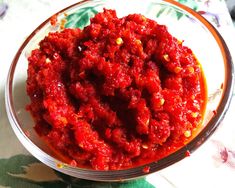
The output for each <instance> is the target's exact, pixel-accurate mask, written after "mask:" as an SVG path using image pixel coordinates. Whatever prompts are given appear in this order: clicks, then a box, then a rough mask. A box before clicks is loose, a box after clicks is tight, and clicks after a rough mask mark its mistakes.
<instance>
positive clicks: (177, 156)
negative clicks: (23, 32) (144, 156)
mask: <svg viewBox="0 0 235 188" xmlns="http://www.w3.org/2000/svg"><path fill="white" fill-rule="evenodd" d="M89 2H92V0H83V1H79V2H77V3H75V4H72V5H70V6H68V7H66V8H64V9H62V10H60V11H59V12H57V13H56V14H60V13H62V12H65V11H66V10H69V9H71V8H73V7H75V6H79V5H82V4H84V3H89ZM95 2H96V1H95ZM156 2H157V3H160V2H161V3H168V4H170V5H173V6H175V7H177V8H180V9H182V10H183V11H185V12H186V13H188V14H191V15H193V16H194V17H195V18H196V19H198V20H199V21H200V23H202V24H203V26H205V27H206V28H207V29H208V30H209V31H210V32H211V34H212V36H213V37H214V39H215V40H216V42H217V44H218V46H219V48H220V51H221V53H222V56H223V61H224V66H225V80H224V85H223V93H222V98H221V100H220V103H219V106H218V108H217V110H216V114H214V116H213V117H212V119H211V120H210V121H209V122H208V124H207V126H205V127H204V128H203V129H202V130H201V131H200V132H199V134H198V135H197V136H196V137H195V138H193V139H192V140H191V141H190V142H189V143H188V144H186V145H185V146H184V147H182V148H180V149H179V150H177V151H175V152H174V153H172V154H170V155H168V156H167V157H165V158H163V159H160V160H159V161H157V162H151V163H149V164H145V165H142V166H138V167H134V168H131V169H124V170H109V171H97V170H92V169H83V168H79V167H73V166H70V165H67V164H65V163H63V162H61V161H59V160H57V159H55V158H53V157H52V156H50V155H48V154H47V153H45V152H44V151H42V150H41V149H40V148H39V147H38V146H37V145H35V144H34V143H33V142H32V141H31V140H30V139H29V138H28V137H27V135H26V133H25V132H24V131H23V130H22V129H21V128H20V123H19V120H18V118H17V114H16V111H15V109H14V104H13V96H12V90H13V78H14V72H15V68H16V65H17V62H18V60H19V58H20V56H21V54H22V51H23V50H24V48H25V47H26V46H27V44H28V42H29V41H30V40H31V39H32V38H33V37H34V35H35V34H37V32H38V31H39V30H40V29H41V28H43V27H44V26H45V25H46V24H47V23H48V22H50V18H51V17H49V18H48V19H46V20H45V21H44V22H42V23H41V24H40V25H39V26H38V27H37V28H36V29H35V30H34V31H33V32H32V33H31V34H30V35H29V36H28V37H27V38H26V40H25V41H24V42H23V44H22V45H21V46H20V48H19V49H18V51H17V53H16V55H15V57H14V58H13V61H12V63H11V66H10V69H9V72H8V76H7V81H6V85H5V106H6V111H7V116H8V119H9V121H10V124H11V126H12V129H13V130H14V132H15V134H16V136H17V137H18V139H19V140H20V141H21V143H22V144H23V145H24V147H25V148H26V149H27V150H28V151H29V152H30V153H31V154H32V155H33V156H34V157H36V158H37V159H39V160H40V161H42V162H43V163H45V164H46V165H48V166H49V167H51V168H53V169H55V170H57V171H60V172H62V173H65V174H67V175H70V176H74V177H77V178H82V179H88V180H95V181H121V180H131V179H135V178H137V177H138V178H139V177H142V176H146V175H148V174H150V173H153V172H156V171H159V170H161V169H163V168H166V167H168V166H170V165H172V164H174V163H176V162H178V161H180V160H182V159H183V158H185V157H186V156H187V153H192V152H193V151H195V150H196V149H197V148H198V147H199V146H200V145H202V144H203V143H204V142H205V141H206V140H207V139H208V138H209V137H210V136H211V135H212V134H213V133H214V131H215V130H216V129H217V128H218V126H219V124H220V123H221V121H222V120H223V118H224V116H225V114H226V112H227V110H228V108H229V105H230V103H231V98H232V91H233V87H234V67H233V63H232V57H231V54H230V52H229V49H228V47H227V45H226V43H225V41H224V39H223V38H222V36H221V35H220V33H219V32H218V31H217V29H216V28H215V27H214V26H213V25H212V24H211V23H209V21H207V20H206V19H205V18H204V17H203V16H201V15H200V14H198V13H197V12H195V11H194V10H192V9H191V8H189V7H187V6H185V5H183V4H180V3H179V2H176V1H174V0H163V1H159V0H156ZM32 146H33V147H32ZM29 148H30V149H29ZM58 164H62V168H61V167H58ZM145 166H149V167H150V171H149V172H147V173H146V172H143V168H144V167H145Z"/></svg>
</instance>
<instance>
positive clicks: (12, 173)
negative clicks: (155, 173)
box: [0, 155, 154, 188]
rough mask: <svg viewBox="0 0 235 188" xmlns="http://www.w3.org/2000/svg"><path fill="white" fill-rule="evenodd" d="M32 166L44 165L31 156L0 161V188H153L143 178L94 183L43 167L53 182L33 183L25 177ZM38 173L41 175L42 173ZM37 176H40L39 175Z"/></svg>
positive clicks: (32, 180) (18, 156) (16, 156)
mask: <svg viewBox="0 0 235 188" xmlns="http://www.w3.org/2000/svg"><path fill="white" fill-rule="evenodd" d="M34 164H38V165H44V164H42V163H40V162H39V161H38V160H37V159H36V158H34V157H33V156H31V155H15V156H12V157H10V158H7V159H0V186H6V187H11V188H53V187H55V188H66V187H70V188H80V187H81V188H90V187H92V188H101V187H102V188H130V187H136V188H142V187H145V188H154V186H153V185H151V184H150V183H149V182H147V181H146V180H145V179H144V178H142V179H138V180H133V181H128V182H123V183H117V182H115V183H104V182H95V181H88V180H81V179H77V178H73V177H70V176H68V175H65V174H62V173H60V172H57V171H54V170H52V169H50V168H49V167H46V166H45V165H44V169H45V168H48V169H49V170H50V171H52V173H53V175H54V177H53V179H54V180H50V181H49V180H43V181H38V180H37V181H35V180H34V179H30V177H29V176H28V177H27V173H28V171H30V170H29V169H30V168H31V167H32V166H33V165H34ZM40 173H41V175H43V173H44V172H40ZM37 175H39V176H40V174H37ZM26 177H27V178H26ZM55 177H56V178H55ZM40 179H42V178H40Z"/></svg>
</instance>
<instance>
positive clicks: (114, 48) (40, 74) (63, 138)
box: [27, 9, 206, 170]
mask: <svg viewBox="0 0 235 188" xmlns="http://www.w3.org/2000/svg"><path fill="white" fill-rule="evenodd" d="M39 46H40V47H39V49H35V50H33V51H32V53H31V56H30V57H29V58H28V60H29V66H28V79H27V93H28V95H29V96H30V99H31V104H30V105H28V107H27V109H28V110H29V111H30V112H31V113H32V115H33V117H34V119H35V122H36V125H35V129H36V131H37V133H38V134H39V135H40V136H41V137H42V138H43V139H44V140H45V141H46V142H47V143H48V144H49V145H50V147H52V148H53V150H55V151H56V152H57V153H58V154H59V156H63V157H62V158H63V160H64V161H65V162H67V163H71V164H73V165H75V166H79V167H87V168H93V169H96V170H117V169H125V168H130V167H133V166H137V165H142V164H146V163H148V162H151V161H155V160H159V159H161V158H163V157H165V156H166V155H168V154H169V153H172V152H173V151H175V150H177V149H179V148H180V147H182V146H183V145H185V143H187V141H188V140H189V139H190V138H191V137H192V134H193V132H194V130H195V129H197V128H198V127H199V125H200V123H201V120H202V115H203V112H204V108H205V103H206V100H205V98H206V97H205V96H206V92H205V91H206V89H205V88H206V86H205V80H204V77H203V73H202V69H201V67H200V64H199V63H198V61H197V60H196V58H195V56H194V55H193V53H192V51H191V50H190V49H189V48H188V47H186V46H184V45H183V44H182V41H179V40H177V39H176V38H175V37H173V36H172V35H171V34H170V33H169V32H168V31H167V27H166V26H164V25H159V24H157V23H156V22H155V21H153V20H150V19H148V18H146V17H144V16H142V15H139V14H132V15H128V16H126V17H123V18H118V17H117V16H116V12H115V11H114V10H106V9H104V12H103V13H98V14H97V15H96V16H95V17H94V18H92V19H91V24H90V25H89V26H87V27H85V28H84V29H83V30H80V29H64V30H63V31H61V32H51V33H49V34H48V36H46V37H45V38H44V39H43V40H42V41H41V42H40V44H39Z"/></svg>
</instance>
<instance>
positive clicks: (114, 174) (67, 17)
mask: <svg viewBox="0 0 235 188" xmlns="http://www.w3.org/2000/svg"><path fill="white" fill-rule="evenodd" d="M103 8H108V9H115V10H116V11H117V15H118V16H119V17H122V16H125V15H128V14H131V13H141V14H143V15H145V16H146V17H147V18H150V19H153V20H156V21H157V22H158V23H160V24H164V25H166V26H167V27H168V30H169V31H170V33H171V34H172V35H173V36H175V37H176V38H178V39H179V40H184V44H185V45H186V46H188V47H190V48H191V49H192V50H193V52H194V54H195V56H196V57H197V59H198V60H199V62H200V63H201V65H202V67H203V70H204V74H205V77H206V82H207V90H208V103H207V106H206V111H205V116H204V120H203V123H202V126H201V128H200V131H198V133H197V134H195V135H194V136H193V137H192V139H191V140H190V142H189V143H187V144H186V145H185V146H183V147H182V148H180V149H179V150H177V151H176V152H174V153H172V154H170V155H168V156H166V157H165V158H163V159H161V160H159V161H155V162H152V163H149V164H146V165H143V166H138V167H133V168H131V169H126V170H116V171H96V170H90V169H83V168H78V167H73V166H70V165H68V164H66V163H63V162H62V161H60V160H59V159H58V158H56V157H55V154H54V153H53V151H51V150H50V149H49V148H48V147H47V145H46V144H45V143H44V142H43V141H42V140H41V139H40V137H39V136H38V135H37V134H36V133H35V130H34V128H33V127H34V122H33V119H32V117H31V115H30V113H29V112H27V111H26V110H25V106H26V105H27V104H29V97H28V96H27V94H26V79H27V67H28V61H27V57H28V55H29V54H30V52H31V50H32V49H35V48H37V47H38V43H39V41H41V40H42V39H43V38H44V37H45V36H46V35H47V34H48V32H54V31H58V30H61V29H63V28H64V27H66V28H67V27H80V28H83V27H84V26H86V25H88V24H89V18H90V17H93V16H94V15H95V14H96V13H97V12H100V11H102V10H103ZM51 22H54V24H51ZM232 90H233V65H232V60H231V56H230V53H229V50H228V48H227V46H226V44H225V42H224V40H223V39H222V37H221V36H220V34H219V33H218V32H217V31H216V29H215V28H214V27H213V26H212V25H211V24H210V23H209V22H208V21H206V20H205V19H204V18H203V17H202V16H200V15H199V14H197V13H196V12H195V11H193V10H192V9H190V8H188V7H186V6H184V5H182V4H180V3H177V2H175V1H171V0H165V1H161V0H146V1H144V2H143V1H142V0H129V1H125V0H120V1H113V0H94V1H89V0H85V1H81V2H78V3H76V4H74V5H72V6H70V7H67V8H65V9H63V10H61V11H60V12H58V13H56V14H55V15H54V16H52V17H51V18H49V19H47V20H46V21H45V22H43V23H42V24H41V25H40V26H38V27H37V28H36V29H35V30H34V31H33V32H32V33H31V35H29V37H28V38H27V39H26V40H25V41H24V43H23V44H22V46H21V47H20V49H19V50H18V52H17V53H16V55H15V57H14V59H13V62H12V65H11V67H10V70H9V74H8V78H7V83H6V90H5V98H6V109H7V114H8V118H9V120H10V123H11V126H12V128H13V130H14V132H15V134H16V136H17V137H18V139H19V140H20V142H21V143H22V144H23V145H24V146H25V148H26V149H27V150H28V151H29V152H30V153H31V154H32V155H34V156H35V157H36V158H38V159H39V160H40V161H42V162H43V163H45V164H46V165H48V166H50V167H51V168H53V169H56V170H58V171H60V172H62V173H65V174H67V175H70V176H73V177H77V178H82V179H88V180H96V181H121V180H130V179H134V178H137V177H141V176H145V175H147V174H149V173H153V172H156V171H159V170H161V169H163V168H166V167H168V166H170V165H172V164H174V163H176V162H177V161H179V160H182V159H183V158H185V157H186V156H187V155H188V153H192V152H193V151H194V150H196V149H197V148H198V147H199V146H200V145H201V144H202V143H204V142H205V140H207V139H208V138H209V137H210V135H212V133H213V132H214V131H215V130H216V128H217V127H218V126H219V124H220V122H221V121H222V119H223V118H224V116H225V114H226V111H227V109H228V107H229V104H230V100H231V96H232ZM145 166H148V167H150V168H149V171H144V170H143V169H144V167H145Z"/></svg>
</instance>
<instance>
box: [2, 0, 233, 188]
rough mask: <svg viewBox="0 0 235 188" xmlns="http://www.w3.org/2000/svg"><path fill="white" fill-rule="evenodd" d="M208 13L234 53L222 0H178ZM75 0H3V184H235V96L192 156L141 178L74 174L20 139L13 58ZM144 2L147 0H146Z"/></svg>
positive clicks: (17, 187)
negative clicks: (7, 95) (10, 85)
mask: <svg viewBox="0 0 235 188" xmlns="http://www.w3.org/2000/svg"><path fill="white" fill-rule="evenodd" d="M178 1H179V2H180V3H183V4H186V5H187V6H189V7H191V8H192V9H194V10H195V11H197V12H199V13H200V14H202V15H203V16H204V17H205V18H206V19H208V20H209V21H210V22H211V23H212V24H213V25H214V26H215V27H216V28H217V29H218V30H219V32H220V33H221V34H222V36H223V37H224V39H225V41H226V43H227V45H228V47H229V49H230V51H231V53H232V56H233V59H235V37H234V36H235V31H234V27H233V23H232V20H231V18H230V15H229V13H228V9H227V7H226V4H225V2H224V0H178ZM75 2H76V0H67V1H65V0H56V1H51V0H32V1H28V0H21V1H17V0H7V1H6V0H0V4H1V5H0V63H1V67H0V188H1V187H12V188H21V187H22V188H27V187H29V188H40V187H56V188H57V187H58V188H59V187H94V188H98V187H118V188H129V187H136V188H137V187H141V188H142V187H151V188H152V187H159V188H160V187H161V188H168V187H169V188H176V187H177V188H186V187H190V188H194V187H195V188H196V187H213V188H217V187H218V188H219V187H227V188H229V187H235V181H234V178H235V136H234V135H235V126H234V122H235V116H234V113H233V112H235V101H234V100H232V103H231V105H230V108H229V110H228V112H227V115H226V117H225V119H224V121H223V123H222V124H221V126H220V127H219V129H218V131H217V132H216V133H215V134H214V135H213V136H212V137H211V138H210V139H209V140H208V141H207V142H206V143H205V144H204V145H203V146H202V147H201V148H199V149H198V150H197V151H196V152H194V153H193V154H192V155H191V156H190V157H188V158H186V159H184V160H182V161H181V162H178V163H176V164H174V165H172V166H171V167H170V168H166V169H164V170H161V171H159V172H156V173H154V174H151V175H149V176H147V177H145V178H143V179H138V180H134V181H129V182H124V183H101V182H99V183H98V182H92V181H86V180H79V179H75V178H71V177H69V176H66V175H63V174H61V173H59V172H56V171H54V170H52V169H50V168H49V167H47V166H45V165H44V164H42V163H41V162H39V161H38V160H37V159H35V158H34V157H33V156H32V155H30V154H29V153H28V152H27V151H26V149H25V148H24V147H23V146H22V145H21V144H20V142H19V141H18V139H17V138H16V136H15V134H14V133H13V131H12V129H11V126H10V124H9V122H8V119H7V115H6V111H5V102H4V86H5V81H6V76H7V72H8V69H9V67H10V64H11V61H12V58H13V57H14V55H15V53H16V51H17V49H18V48H19V46H20V44H21V43H22V42H23V41H24V39H25V38H26V37H27V35H29V34H30V33H31V31H32V30H33V29H34V28H36V26H38V25H39V24H40V23H41V22H42V21H44V20H45V19H46V18H48V17H49V16H51V15H52V14H53V13H55V12H57V11H59V10H60V9H62V8H64V7H66V6H68V5H70V4H73V3H75ZM143 2H144V1H143Z"/></svg>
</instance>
